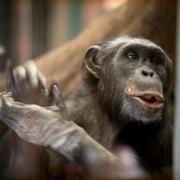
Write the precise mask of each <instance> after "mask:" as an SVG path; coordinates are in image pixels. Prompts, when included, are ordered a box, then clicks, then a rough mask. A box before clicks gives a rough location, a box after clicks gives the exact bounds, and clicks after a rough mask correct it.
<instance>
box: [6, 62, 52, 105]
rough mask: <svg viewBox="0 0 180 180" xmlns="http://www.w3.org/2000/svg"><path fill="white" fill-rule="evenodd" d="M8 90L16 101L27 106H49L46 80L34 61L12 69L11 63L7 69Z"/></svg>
mask: <svg viewBox="0 0 180 180" xmlns="http://www.w3.org/2000/svg"><path fill="white" fill-rule="evenodd" d="M6 84H7V90H8V91H10V92H12V96H13V98H14V99H15V100H17V101H20V102H24V103H27V104H39V105H42V106H46V105H47V104H48V95H49V94H48V89H47V86H46V79H45V77H44V76H43V75H42V73H41V72H40V71H39V70H38V69H37V67H36V65H35V63H34V62H33V61H28V62H26V63H25V64H24V65H20V66H17V67H15V68H14V69H12V67H11V65H10V62H8V64H7V67H6Z"/></svg>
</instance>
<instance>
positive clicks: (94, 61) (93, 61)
mask: <svg viewBox="0 0 180 180" xmlns="http://www.w3.org/2000/svg"><path fill="white" fill-rule="evenodd" d="M101 49H102V48H101V47H100V46H98V45H94V46H91V47H90V48H88V49H87V51H86V54H85V68H86V69H87V70H88V71H89V72H90V73H91V74H92V75H94V76H95V77H96V78H99V71H100V69H101V63H100V56H99V54H100V51H101Z"/></svg>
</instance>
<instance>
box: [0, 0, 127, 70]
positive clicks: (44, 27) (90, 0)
mask: <svg viewBox="0 0 180 180" xmlns="http://www.w3.org/2000/svg"><path fill="white" fill-rule="evenodd" d="M124 1H125V0H54V1H52V0H37V1H31V0H1V1H0V54H1V53H3V52H4V51H6V55H7V56H6V57H4V58H3V59H1V60H0V70H1V71H3V70H4V65H5V61H6V59H7V58H11V59H12V60H13V61H14V62H17V63H20V62H22V61H25V60H27V59H30V58H34V57H36V56H39V55H41V54H42V53H44V52H46V51H48V50H50V49H53V48H55V47H57V46H59V45H62V44H63V43H65V42H66V41H67V40H71V39H72V38H74V37H75V36H77V35H78V34H79V33H80V31H81V30H82V29H84V28H85V27H86V26H87V24H89V23H90V22H91V21H92V20H93V19H94V18H96V17H97V16H98V15H99V14H100V13H102V11H105V10H108V9H111V8H115V7H117V6H119V5H120V4H122V3H123V2H124Z"/></svg>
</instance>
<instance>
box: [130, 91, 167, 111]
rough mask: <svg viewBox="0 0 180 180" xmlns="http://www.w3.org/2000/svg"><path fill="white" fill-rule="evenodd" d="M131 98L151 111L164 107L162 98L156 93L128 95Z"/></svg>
mask: <svg viewBox="0 0 180 180" xmlns="http://www.w3.org/2000/svg"><path fill="white" fill-rule="evenodd" d="M128 95H129V96H131V97H132V98H134V99H136V100H137V101H139V102H140V103H141V104H143V105H146V106H148V107H150V108H153V109H160V108H162V106H163V105H164V97H163V95H162V94H160V93H157V92H146V93H138V94H128Z"/></svg>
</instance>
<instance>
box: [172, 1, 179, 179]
mask: <svg viewBox="0 0 180 180" xmlns="http://www.w3.org/2000/svg"><path fill="white" fill-rule="evenodd" d="M177 8H178V9H177V38H176V39H177V41H176V47H177V48H176V55H177V56H176V57H177V61H176V63H177V66H176V103H175V126H174V127H175V128H174V153H173V154H174V158H173V163H174V164H173V165H174V179H175V180H179V179H180V1H178V7H177Z"/></svg>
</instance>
